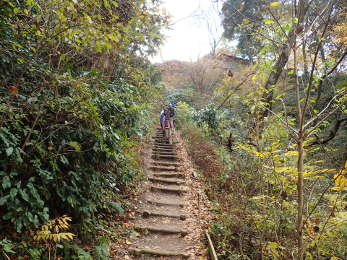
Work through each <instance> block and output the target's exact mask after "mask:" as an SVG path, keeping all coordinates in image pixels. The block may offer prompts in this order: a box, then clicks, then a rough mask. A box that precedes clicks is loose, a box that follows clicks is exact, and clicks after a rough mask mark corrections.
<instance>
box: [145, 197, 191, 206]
mask: <svg viewBox="0 0 347 260" xmlns="http://www.w3.org/2000/svg"><path fill="white" fill-rule="evenodd" d="M146 202H148V203H150V204H153V205H158V206H173V207H180V208H183V207H185V206H187V204H186V203H183V202H178V203H173V202H164V201H156V200H151V199H147V200H146Z"/></svg>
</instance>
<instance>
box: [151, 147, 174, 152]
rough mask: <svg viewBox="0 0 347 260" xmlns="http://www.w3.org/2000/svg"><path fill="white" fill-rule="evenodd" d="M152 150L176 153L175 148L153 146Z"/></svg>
mask: <svg viewBox="0 0 347 260" xmlns="http://www.w3.org/2000/svg"><path fill="white" fill-rule="evenodd" d="M152 151H154V152H164V153H176V151H175V149H169V148H153V149H152Z"/></svg>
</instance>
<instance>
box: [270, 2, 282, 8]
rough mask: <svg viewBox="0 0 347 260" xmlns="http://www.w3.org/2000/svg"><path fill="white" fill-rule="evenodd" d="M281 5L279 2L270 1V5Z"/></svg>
mask: <svg viewBox="0 0 347 260" xmlns="http://www.w3.org/2000/svg"><path fill="white" fill-rule="evenodd" d="M280 5H281V3H280V2H272V3H270V7H279V6H280Z"/></svg>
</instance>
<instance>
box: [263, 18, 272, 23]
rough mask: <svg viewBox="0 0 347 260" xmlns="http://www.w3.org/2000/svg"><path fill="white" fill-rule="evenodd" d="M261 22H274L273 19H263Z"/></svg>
mask: <svg viewBox="0 0 347 260" xmlns="http://www.w3.org/2000/svg"><path fill="white" fill-rule="evenodd" d="M263 22H264V23H265V24H273V23H274V21H272V20H270V19H264V20H263Z"/></svg>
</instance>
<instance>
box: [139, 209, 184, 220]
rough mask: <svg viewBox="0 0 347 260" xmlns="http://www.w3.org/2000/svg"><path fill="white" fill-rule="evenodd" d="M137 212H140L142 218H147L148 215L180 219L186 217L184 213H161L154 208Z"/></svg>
mask: <svg viewBox="0 0 347 260" xmlns="http://www.w3.org/2000/svg"><path fill="white" fill-rule="evenodd" d="M137 213H140V214H141V215H142V217H143V218H149V217H165V218H178V219H180V220H186V219H187V217H186V215H184V214H169V213H162V212H159V211H154V210H143V211H141V210H138V211H137Z"/></svg>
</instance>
